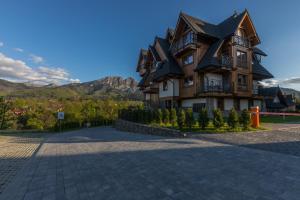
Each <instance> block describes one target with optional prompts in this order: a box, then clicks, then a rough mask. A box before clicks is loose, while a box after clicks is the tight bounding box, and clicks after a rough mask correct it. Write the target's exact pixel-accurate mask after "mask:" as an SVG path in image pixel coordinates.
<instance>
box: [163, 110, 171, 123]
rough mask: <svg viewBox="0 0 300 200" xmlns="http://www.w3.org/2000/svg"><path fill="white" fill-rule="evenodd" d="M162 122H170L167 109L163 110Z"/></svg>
mask: <svg viewBox="0 0 300 200" xmlns="http://www.w3.org/2000/svg"><path fill="white" fill-rule="evenodd" d="M163 122H164V123H165V124H168V123H169V122H170V112H169V110H168V109H164V110H163Z"/></svg>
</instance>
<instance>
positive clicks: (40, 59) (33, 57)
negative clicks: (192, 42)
mask: <svg viewBox="0 0 300 200" xmlns="http://www.w3.org/2000/svg"><path fill="white" fill-rule="evenodd" d="M29 57H30V60H31V61H32V62H34V63H36V64H41V63H43V62H44V58H43V57H41V56H37V55H34V54H30V55H29Z"/></svg>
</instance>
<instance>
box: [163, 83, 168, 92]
mask: <svg viewBox="0 0 300 200" xmlns="http://www.w3.org/2000/svg"><path fill="white" fill-rule="evenodd" d="M167 90H168V81H164V82H163V91H167Z"/></svg>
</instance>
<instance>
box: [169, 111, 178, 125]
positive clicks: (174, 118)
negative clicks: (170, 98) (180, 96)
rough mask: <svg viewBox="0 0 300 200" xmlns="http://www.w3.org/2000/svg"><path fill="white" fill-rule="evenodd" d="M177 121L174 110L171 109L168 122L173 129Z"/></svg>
mask: <svg viewBox="0 0 300 200" xmlns="http://www.w3.org/2000/svg"><path fill="white" fill-rule="evenodd" d="M176 121H177V113H176V109H175V108H172V109H171V114H170V122H171V124H172V126H173V127H174V126H175V124H176Z"/></svg>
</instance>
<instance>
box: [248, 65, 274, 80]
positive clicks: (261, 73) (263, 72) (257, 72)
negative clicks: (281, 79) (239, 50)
mask: <svg viewBox="0 0 300 200" xmlns="http://www.w3.org/2000/svg"><path fill="white" fill-rule="evenodd" d="M252 72H253V75H254V76H257V77H258V78H260V79H269V78H274V76H273V75H272V74H271V73H270V72H269V71H268V70H267V69H266V68H265V67H263V66H262V65H261V64H260V63H259V62H258V61H256V60H253V64H252Z"/></svg>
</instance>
